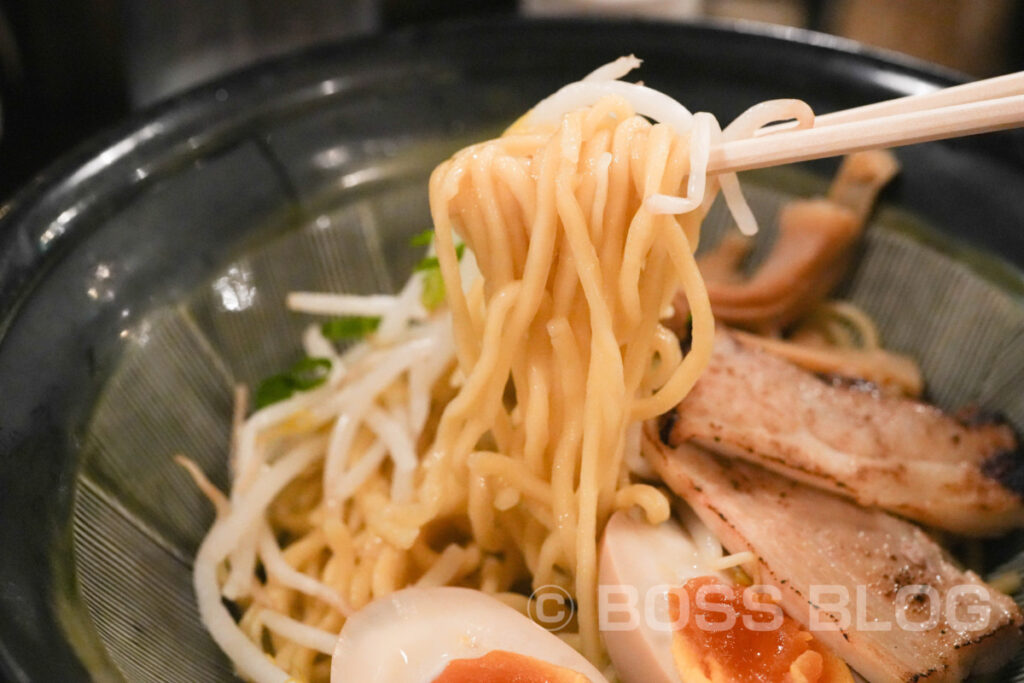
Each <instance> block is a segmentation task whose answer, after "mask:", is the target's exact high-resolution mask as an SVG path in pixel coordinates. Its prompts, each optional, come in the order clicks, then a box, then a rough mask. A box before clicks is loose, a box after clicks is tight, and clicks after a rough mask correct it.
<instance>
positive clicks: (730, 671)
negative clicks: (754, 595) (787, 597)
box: [670, 577, 853, 683]
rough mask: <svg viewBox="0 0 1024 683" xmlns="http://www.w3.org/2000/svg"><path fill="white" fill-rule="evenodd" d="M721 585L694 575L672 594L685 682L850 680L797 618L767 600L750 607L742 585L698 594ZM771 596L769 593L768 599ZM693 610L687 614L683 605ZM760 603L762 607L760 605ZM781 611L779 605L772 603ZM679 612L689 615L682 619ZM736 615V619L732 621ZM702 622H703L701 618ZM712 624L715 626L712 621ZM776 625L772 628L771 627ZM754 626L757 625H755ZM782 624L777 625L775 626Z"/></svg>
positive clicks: (676, 651)
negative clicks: (701, 590) (746, 601)
mask: <svg viewBox="0 0 1024 683" xmlns="http://www.w3.org/2000/svg"><path fill="white" fill-rule="evenodd" d="M715 585H719V586H722V587H728V588H732V587H731V586H726V584H723V583H721V582H719V581H718V580H717V579H715V578H713V577H700V578H696V579H691V580H690V581H688V582H687V583H686V584H685V585H684V586H683V590H682V591H680V592H676V593H672V594H671V596H672V597H671V601H670V609H671V616H672V618H673V620H674V621H675V622H676V623H682V624H683V625H682V626H681V627H680V628H679V629H678V630H677V631H676V633H675V634H674V638H673V655H674V657H675V661H676V666H677V667H678V668H679V673H680V675H681V677H682V679H683V680H685V681H701V682H702V683H703V682H707V683H847V682H849V681H852V680H853V678H852V675H851V674H850V670H849V668H848V667H847V666H846V664H845V663H843V662H842V661H841V660H839V659H838V658H837V657H835V655H833V654H831V652H829V651H828V650H827V649H825V648H824V646H823V645H822V644H821V643H819V642H818V641H816V640H815V639H814V637H813V636H812V635H811V634H810V633H809V632H807V631H805V630H803V629H802V627H801V626H800V625H799V624H798V623H797V622H796V621H794V620H793V619H791V618H789V617H787V616H785V615H782V618H781V623H779V624H772V621H773V619H777V618H778V616H777V612H774V611H768V610H769V608H773V606H772V603H770V602H767V601H763V602H758V603H757V604H755V605H753V607H755V608H756V609H751V608H750V607H748V606H747V605H744V603H743V591H742V589H740V588H736V589H735V590H729V591H726V592H719V591H718V590H717V589H716V590H715V591H711V592H708V593H706V594H705V595H704V596H703V599H702V600H699V599H698V593H699V591H700V589H701V588H704V587H706V586H715ZM765 600H766V598H765ZM683 604H685V605H686V607H687V609H688V611H687V612H686V614H685V615H682V606H683ZM759 605H760V607H758V606H759ZM773 609H775V610H777V608H773ZM680 616H685V618H683V619H680ZM732 616H735V620H734V621H733V622H732V623H731V624H729V623H728V622H729V621H731V620H732ZM702 622H703V623H702ZM709 625H710V626H709ZM769 625H771V627H769ZM750 626H753V628H750ZM776 626H777V627H776Z"/></svg>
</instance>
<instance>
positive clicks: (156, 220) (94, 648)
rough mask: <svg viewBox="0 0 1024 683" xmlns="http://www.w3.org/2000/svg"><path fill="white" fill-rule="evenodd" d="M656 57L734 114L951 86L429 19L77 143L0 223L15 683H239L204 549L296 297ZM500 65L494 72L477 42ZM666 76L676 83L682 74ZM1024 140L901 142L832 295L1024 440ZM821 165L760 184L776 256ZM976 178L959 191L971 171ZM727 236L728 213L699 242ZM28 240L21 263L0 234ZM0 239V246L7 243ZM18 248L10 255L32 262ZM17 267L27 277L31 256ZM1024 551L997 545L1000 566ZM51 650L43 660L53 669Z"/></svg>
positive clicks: (795, 45)
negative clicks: (195, 567)
mask: <svg viewBox="0 0 1024 683" xmlns="http://www.w3.org/2000/svg"><path fill="white" fill-rule="evenodd" d="M634 51H635V52H638V53H639V52H643V53H644V54H643V55H642V56H644V57H645V58H647V60H648V61H647V63H646V64H645V69H644V72H643V78H644V80H645V81H646V82H648V83H651V84H653V85H655V86H656V87H659V88H662V89H664V90H666V91H667V92H669V93H670V94H673V95H675V96H677V97H679V98H680V99H681V100H682V101H684V102H686V103H688V104H690V103H692V104H693V108H694V109H704V110H709V111H713V112H715V113H716V114H718V115H719V116H720V118H722V119H726V120H727V119H728V118H729V117H731V116H734V115H735V114H737V113H738V112H740V111H741V110H742V109H744V108H745V107H746V106H747V105H749V104H752V103H754V102H757V101H759V100H761V99H765V98H768V97H778V96H781V95H786V96H793V97H802V98H805V99H807V100H808V101H809V102H811V104H812V105H813V106H815V108H816V109H818V110H820V111H826V110H830V109H835V108H840V107H844V106H849V105H851V104H854V103H858V102H866V101H871V100H875V99H881V98H884V97H891V96H893V95H896V94H906V93H908V92H913V91H915V90H920V89H925V88H929V87H933V86H934V85H935V84H939V83H942V82H943V81H942V78H941V77H940V76H937V75H935V74H931V73H927V72H923V71H920V70H918V69H917V68H915V67H912V66H907V65H900V64H895V63H891V62H888V61H886V60H883V59H880V58H877V57H874V56H872V55H863V54H855V53H853V52H850V51H849V50H845V51H844V50H842V49H836V48H835V46H832V47H828V46H822V45H815V44H811V43H808V42H794V41H792V40H785V39H783V38H780V37H771V36H766V35H762V34H760V33H756V32H747V33H742V32H734V31H727V30H723V29H719V28H715V27H707V26H686V27H666V26H654V25H651V26H648V25H640V24H622V25H618V24H614V25H613V24H583V25H567V24H561V23H559V22H550V23H542V24H504V25H503V24H480V25H474V26H472V27H469V28H468V29H467V27H465V26H463V27H459V28H458V29H456V28H453V27H440V28H433V29H428V30H424V31H421V32H416V33H410V34H401V35H398V36H392V37H388V38H383V39H378V40H374V41H363V42H357V43H350V44H346V45H344V46H339V47H335V48H330V49H325V50H322V51H318V52H313V53H308V54H305V55H303V56H301V57H296V58H293V59H291V60H285V61H283V62H276V63H273V64H270V65H265V66H263V67H260V68H258V69H257V70H255V71H252V72H249V73H247V74H243V75H241V76H239V77H236V78H235V79H232V80H229V81H225V82H223V83H221V84H218V85H217V86H213V87H211V88H208V89H204V90H201V91H197V92H195V93H192V94H190V95H188V96H186V97H185V98H183V99H181V100H179V101H177V102H173V103H170V104H167V105H165V106H164V107H163V108H162V109H159V110H156V111H154V112H149V113H147V114H146V115H145V116H143V117H142V118H141V119H140V120H139V121H136V122H133V123H131V124H128V125H127V126H126V127H125V128H124V129H123V130H121V131H116V132H113V133H111V134H110V136H109V137H108V139H105V140H98V141H97V142H96V143H94V146H93V147H92V148H88V149H84V150H81V151H80V152H79V153H78V157H77V158H74V157H73V158H72V159H70V160H69V161H68V162H66V163H65V165H64V167H61V168H59V169H57V170H55V171H54V172H53V173H52V175H51V177H50V179H49V180H48V181H45V182H43V183H42V184H41V185H40V186H38V187H37V188H36V189H34V190H31V191H30V192H29V193H28V194H26V195H24V196H23V198H22V199H21V200H20V202H19V203H16V204H15V205H14V206H13V208H12V209H10V211H9V212H8V215H7V216H6V217H5V218H4V221H5V225H6V226H7V228H8V231H7V233H3V231H0V235H3V236H4V237H5V238H6V236H7V235H8V234H14V235H15V236H16V238H17V240H18V241H17V242H16V243H14V242H9V243H7V244H6V246H10V247H11V251H8V252H4V253H9V254H13V256H9V257H7V259H8V260H7V261H5V262H2V263H0V276H2V277H3V280H2V281H3V282H4V285H5V290H4V294H3V296H0V303H2V304H3V310H5V311H7V313H6V315H5V317H4V321H3V322H4V327H3V328H2V329H3V335H4V336H3V338H2V339H0V386H3V387H4V388H5V391H9V392H10V395H16V396H19V397H21V399H22V400H20V401H18V402H17V403H15V402H8V401H3V402H0V426H2V429H0V454H2V455H3V457H2V458H0V485H2V487H3V488H2V491H3V492H4V495H0V543H3V544H5V546H7V547H14V548H17V549H18V550H17V551H16V552H14V553H8V554H0V579H2V580H3V581H2V582H0V585H4V586H9V587H10V588H4V589H3V590H0V603H2V604H0V607H2V608H3V609H2V611H0V614H2V616H0V655H2V656H0V661H2V662H3V663H4V664H5V665H6V667H7V669H8V672H9V674H10V675H11V676H13V677H14V678H15V679H16V680H86V679H88V678H93V679H97V680H106V679H109V680H129V681H136V680H138V681H144V680H175V681H176V680H181V681H196V680H203V681H206V680H210V681H216V680H233V674H232V672H231V668H230V666H229V664H228V662H227V661H226V660H225V659H224V658H223V656H221V655H220V653H219V652H218V651H217V649H216V647H215V646H214V645H213V644H212V642H211V641H210V639H209V637H208V636H207V635H206V633H205V630H204V629H203V627H202V626H201V624H200V623H199V622H198V619H197V615H196V611H195V607H194V600H193V595H192V590H191V577H190V571H191V558H192V554H193V553H194V551H195V548H196V546H197V545H198V543H199V541H200V539H201V538H202V535H203V533H204V530H205V528H206V527H207V526H208V524H209V523H210V521H211V520H212V510H211V509H210V506H209V505H208V504H207V503H206V501H205V500H204V499H203V498H202V496H201V495H200V494H199V493H198V491H196V490H195V488H194V487H193V485H192V483H191V481H190V480H189V479H188V477H187V476H186V475H185V473H184V472H183V471H182V470H181V469H180V468H179V467H178V466H177V465H176V464H174V462H173V461H172V457H173V456H174V455H176V454H178V453H183V454H186V455H188V456H189V457H191V458H193V459H194V460H195V461H196V462H197V463H198V464H199V465H200V466H201V467H202V468H203V469H204V470H205V471H206V472H207V473H208V474H209V475H210V476H211V478H212V479H213V481H214V482H215V483H217V484H218V485H220V486H222V487H223V486H226V483H227V481H226V465H225V454H226V452H227V443H228V423H229V419H230V413H231V391H232V386H233V385H234V384H236V383H238V382H244V383H248V384H250V385H251V384H254V383H256V382H258V381H259V380H260V379H261V378H263V377H265V376H267V375H270V374H273V373H275V372H277V371H280V369H281V368H283V367H285V366H287V365H288V364H289V363H290V362H291V361H292V360H294V359H295V358H296V357H297V356H298V354H299V344H298V340H299V335H300V333H301V331H302V329H303V328H304V327H305V325H307V324H308V323H309V322H311V319H310V318H308V317H305V316H300V315H296V314H291V313H289V312H287V311H286V309H285V307H284V296H285V294H286V293H287V292H288V291H292V290H323V291H346V292H358V293H370V292H377V291H392V290H394V289H395V288H396V287H398V286H399V285H400V284H401V283H402V282H403V280H404V279H405V277H406V276H407V275H408V273H409V272H410V271H411V269H412V267H413V265H414V263H415V262H416V260H417V259H418V258H419V256H420V254H419V253H418V250H417V249H415V248H413V247H410V246H409V244H408V239H409V237H410V236H411V235H413V234H415V233H417V232H419V231H421V230H423V229H424V228H426V227H429V214H428V211H427V200H426V178H427V176H428V174H429V172H430V170H431V168H432V167H433V165H434V164H436V163H437V162H438V161H440V160H441V159H443V158H444V157H446V156H447V155H448V154H450V153H451V152H452V151H454V150H455V149H457V148H459V147H460V146H462V144H464V143H465V142H468V141H470V140H474V139H480V138H483V137H487V136H490V135H493V134H494V133H495V132H497V131H499V130H500V129H501V127H503V126H504V125H507V124H508V123H509V122H510V121H511V120H513V119H514V118H515V117H516V116H517V115H518V114H519V113H521V112H522V111H524V110H525V109H526V108H528V107H529V106H530V105H531V104H532V103H533V102H535V101H537V100H538V99H540V98H541V97H543V96H544V95H546V94H548V93H549V92H551V91H552V90H554V89H555V88H557V87H558V86H559V85H560V84H561V83H564V82H566V81H569V80H572V79H574V78H577V77H578V76H579V75H581V74H583V73H585V72H586V71H588V70H589V69H590V68H593V67H594V66H596V65H598V64H600V63H603V62H605V61H608V60H609V59H611V58H614V57H615V56H618V55H619V54H623V53H629V52H634ZM485 52H486V53H487V54H491V55H493V59H490V60H480V59H479V55H480V54H482V53H485ZM680 65H686V66H688V67H692V68H687V69H683V68H681V66H680ZM1022 148H1024V147H1022V146H1021V139H1020V136H1018V135H1004V136H994V137H993V138H987V139H979V140H976V141H961V142H955V143H948V144H934V145H925V146H920V147H915V148H910V149H908V150H904V151H901V153H900V157H901V160H902V161H903V163H904V165H905V170H904V173H903V174H902V176H901V178H900V179H899V180H898V181H897V182H896V183H895V185H894V187H893V188H891V189H890V190H889V191H888V192H887V193H886V195H885V202H884V206H883V207H882V209H881V210H880V211H879V212H878V214H877V215H876V218H875V220H874V221H873V225H872V227H871V228H870V229H869V231H868V236H867V239H866V243H865V247H864V253H863V255H862V258H861V260H860V262H859V265H858V266H857V268H856V270H855V271H854V272H853V273H852V275H851V277H850V278H849V279H848V282H846V283H845V285H844V292H843V294H844V296H847V297H849V298H851V299H853V300H854V301H856V302H857V303H859V304H860V305H862V306H863V307H864V308H865V309H866V310H868V311H869V312H870V313H871V314H872V315H873V316H874V317H875V318H876V320H877V321H878V322H879V325H880V327H881V330H882V333H883V336H884V341H885V343H886V344H887V346H889V347H891V348H894V349H896V350H899V351H904V352H907V353H911V354H913V355H914V356H916V357H917V358H918V359H919V360H920V361H921V364H922V366H923V370H924V373H925V377H926V379H927V383H928V390H929V395H930V397H931V399H932V400H934V401H936V402H937V403H939V404H940V405H942V406H944V407H948V408H954V407H959V406H962V405H965V404H969V403H974V404H978V405H981V406H983V407H984V408H986V409H990V410H997V411H1000V412H1002V413H1004V414H1005V415H1007V416H1008V417H1009V418H1010V419H1011V421H1013V422H1014V424H1015V425H1016V426H1017V427H1018V428H1021V427H1024V395H1022V394H1021V392H1020V391H1019V387H1020V386H1021V383H1022V381H1024V364H1021V362H1020V359H1021V358H1024V305H1022V296H1024V294H1022V293H1024V284H1022V283H1024V280H1022V278H1021V274H1020V272H1019V271H1018V270H1016V269H1015V268H1014V267H1013V266H1012V265H1010V264H1008V263H1007V262H1006V261H1004V260H1000V259H998V258H996V257H994V256H992V255H991V254H986V253H983V252H982V251H978V250H976V249H975V248H973V247H967V246H965V242H966V241H969V242H971V243H973V244H976V245H980V246H982V247H987V248H988V249H989V251H991V250H999V251H1000V252H1001V254H1002V256H1003V257H1004V258H1007V259H1009V260H1011V261H1015V262H1016V263H1017V265H1018V266H1019V265H1020V263H1021V260H1022V258H1024V236H1022V235H1021V234H1020V233H1019V230H1018V229H1017V227H1018V226H1019V225H1022V224H1024V197H1022V196H1019V193H1014V192H1013V191H1012V190H1011V189H1010V188H1012V187H1014V186H1016V187H1020V186H1021V182H1024V170H1022V169H1024V162H1022V161H1021V156H1020V150H1021V149H1022ZM833 168H834V164H831V163H822V164H812V165H809V166H807V167H803V168H801V169H799V170H789V169H780V170H775V171H771V172H762V173H756V174H749V177H747V178H745V189H746V192H747V195H748V198H749V199H750V201H751V203H752V205H753V206H754V208H755V211H756V212H757V214H758V215H759V217H760V219H761V222H762V236H761V242H760V243H759V245H760V246H759V248H760V249H761V250H764V249H765V248H767V247H768V245H770V242H771V239H772V237H773V234H774V230H775V226H774V217H775V215H776V212H777V210H778V208H779V206H780V205H781V203H782V202H784V201H785V200H786V199H788V198H790V197H793V196H807V195H810V194H814V193H816V192H820V191H821V190H822V188H823V187H824V186H825V183H826V182H827V176H828V174H830V173H831V171H832V169H833ZM965 170H966V171H969V173H965ZM727 228H728V221H727V218H726V214H725V212H724V210H723V209H722V207H720V206H719V207H716V208H715V209H714V211H713V213H712V215H711V216H710V217H709V219H708V221H707V224H706V228H705V233H704V234H705V238H704V242H705V244H707V245H710V244H713V243H714V241H715V240H716V239H717V238H718V236H720V235H721V233H722V232H723V231H724V230H726V229H727ZM12 244H14V246H11V245H12ZM2 246H5V245H4V244H0V247H2ZM19 249H20V251H19ZM17 259H21V261H20V262H18V261H17ZM1021 548H1024V543H1022V542H1021V539H1018V538H1015V537H1014V538H1008V539H1002V540H1000V542H999V543H996V544H990V547H988V548H987V558H988V565H990V568H991V566H992V565H994V564H996V563H998V562H1001V561H1003V560H1005V559H1007V558H1009V557H1011V556H1013V555H1014V554H1015V552H1016V551H1017V550H1019V549H1021ZM43 653H46V654H45V655H44V654H43Z"/></svg>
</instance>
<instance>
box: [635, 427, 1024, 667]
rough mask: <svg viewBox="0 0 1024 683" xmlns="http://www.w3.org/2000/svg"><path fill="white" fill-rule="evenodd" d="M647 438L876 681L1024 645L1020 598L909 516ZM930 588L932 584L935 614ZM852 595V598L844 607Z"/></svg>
mask: <svg viewBox="0 0 1024 683" xmlns="http://www.w3.org/2000/svg"><path fill="white" fill-rule="evenodd" d="M648 441H649V445H650V447H649V448H646V449H645V450H646V451H647V453H648V458H649V459H650V460H651V464H652V466H653V467H654V468H655V470H657V472H658V473H659V474H660V476H661V478H662V479H663V480H664V482H665V483H666V484H667V485H668V486H669V487H670V488H671V489H672V490H673V491H675V492H676V493H677V494H679V495H680V496H681V497H682V498H684V499H685V500H686V502H687V503H689V504H690V506H691V507H692V508H693V509H694V510H695V511H696V513H697V514H698V515H699V517H700V518H701V520H702V521H703V522H704V523H705V524H707V525H708V526H709V527H710V528H711V530H712V531H713V532H714V533H715V534H717V536H718V538H719V539H720V540H721V542H722V543H723V545H724V546H725V547H726V548H727V549H728V550H729V552H733V553H736V552H742V551H745V550H749V551H751V552H752V553H753V554H754V555H755V557H756V558H757V565H758V566H757V569H758V572H757V574H758V580H760V582H761V583H762V584H767V585H774V586H775V587H776V588H778V590H779V591H780V593H781V596H782V600H781V604H782V608H783V609H784V610H785V611H786V612H787V613H788V614H789V615H790V616H792V617H793V618H794V619H797V620H798V621H801V622H802V623H804V625H805V626H807V627H808V628H809V629H811V630H812V631H813V632H814V633H815V636H816V637H817V638H819V639H820V640H821V641H822V642H824V643H825V644H826V645H828V646H829V647H831V648H832V650H833V651H834V652H835V653H836V654H838V655H839V656H840V657H842V658H843V659H844V660H845V661H846V662H847V663H848V664H849V665H850V666H851V667H852V668H853V669H855V670H856V671H857V672H858V673H860V674H861V675H862V676H863V677H864V678H866V679H867V680H868V681H870V683H939V682H943V683H944V682H948V681H961V680H963V679H964V678H966V677H967V676H968V675H970V674H972V673H986V672H991V671H994V670H996V669H998V668H1000V667H1001V666H1002V665H1004V664H1005V663H1006V662H1007V661H1009V660H1010V658H1011V657H1013V655H1014V654H1015V653H1016V652H1017V650H1018V649H1019V648H1020V645H1021V643H1022V633H1021V624H1022V621H1024V620H1022V617H1021V613H1020V610H1019V609H1018V608H1017V606H1016V605H1015V604H1014V602H1013V600H1011V599H1010V598H1009V597H1008V596H1006V595H1003V594H1001V593H999V592H998V591H996V590H995V589H994V588H990V587H988V586H987V585H986V584H985V583H983V582H982V580H981V579H980V578H979V577H978V576H977V575H976V574H974V573H973V572H969V571H967V572H964V571H961V570H960V569H958V568H957V567H956V566H955V565H954V564H953V563H952V562H951V561H950V560H949V558H948V557H947V556H946V555H945V553H944V552H943V551H942V549H941V548H940V547H939V546H938V545H937V544H936V543H935V542H934V541H932V539H931V538H929V537H928V536H927V534H925V533H924V532H923V531H922V530H921V529H920V528H918V527H917V526H915V525H913V524H911V523H910V522H907V521H904V520H902V519H899V518H897V517H894V516H892V515H889V514H888V513H886V512H883V511H881V510H877V509H874V510H872V509H866V508H862V507H860V506H858V505H856V504H854V503H851V502H850V501H848V500H845V499H843V498H840V497H838V496H834V495H831V494H829V493H825V492H824V491H820V490H817V489H813V488H810V487H807V486H804V485H802V484H799V483H797V482H794V481H792V480H790V479H786V478H784V477H780V476H778V475H776V474H773V473H771V472H769V471H767V470H765V469H762V468H760V467H756V466H754V465H750V464H748V463H745V462H741V461H738V460H728V459H725V458H721V457H719V456H715V455H712V454H709V453H707V452H706V451H703V450H701V449H699V448H697V447H695V446H691V445H684V446H681V447H678V448H671V447H668V446H665V445H664V444H662V443H661V442H660V441H658V440H657V438H656V437H653V436H652V435H648ZM920 586H927V587H929V589H924V588H920ZM815 587H819V588H815ZM925 590H934V591H935V592H934V593H933V595H934V597H935V598H937V600H936V601H935V603H934V604H935V605H937V606H939V607H941V609H940V610H939V611H938V613H937V618H933V617H932V612H931V605H932V602H931V598H928V597H926V596H924V595H923V592H924V591H925ZM844 592H845V594H846V595H848V596H849V601H848V602H846V603H845V604H842V605H841V606H837V603H840V602H841V601H842V596H843V593H844ZM949 605H952V607H951V608H950V609H951V610H952V611H947V606H949ZM971 610H981V611H982V612H983V613H987V618H985V616H984V614H982V615H981V616H978V615H975V616H974V617H971V616H969V615H971V614H974V613H973V612H972V611H971ZM847 619H848V621H849V623H847ZM900 619H902V621H901V620H900ZM908 624H909V626H908ZM819 625H823V626H819ZM886 625H888V628H886Z"/></svg>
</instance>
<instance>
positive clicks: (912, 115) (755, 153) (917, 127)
mask: <svg viewBox="0 0 1024 683" xmlns="http://www.w3.org/2000/svg"><path fill="white" fill-rule="evenodd" d="M1022 125H1024V72H1019V73H1015V74H1008V75H1006V76H998V77H996V78H991V79H987V80H984V81H978V82H975V83H968V84H965V85H959V86H954V87H952V88H945V89H943V90H937V91H935V92H931V93H926V94H922V95H910V96H908V97H901V98H897V99H893V100H887V101H885V102H878V103H876V104H869V105H866V106H863V107H856V108H853V109H847V110H844V111H839V112H835V113H832V114H825V115H823V116H819V117H817V118H816V119H815V123H814V127H813V128H806V129H802V130H784V128H785V124H781V125H780V126H778V127H777V131H778V132H771V133H770V134H762V135H759V136H755V137H752V138H746V139H743V140H735V141H732V142H726V143H723V144H721V145H718V146H717V147H714V148H712V150H711V157H710V159H709V164H708V171H709V172H712V173H729V172H733V171H746V170H750V169H754V168H765V167H768V166H777V165H780V164H788V163H793V162H797V161H807V160H809V159H820V158H822V157H829V156H839V155H842V154H848V153H850V152H857V151H860V150H865V149H877V148H880V147H898V146H901V145H911V144H915V143H918V142H928V141H930V140H941V139H944V138H951V137H959V136H964V135H975V134H978V133H987V132H990V131H996V130H1004V129H1007V128H1015V127H1018V126H1022ZM770 130H771V129H770V128H765V129H763V130H762V132H763V133H768V132H769V131H770Z"/></svg>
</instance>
